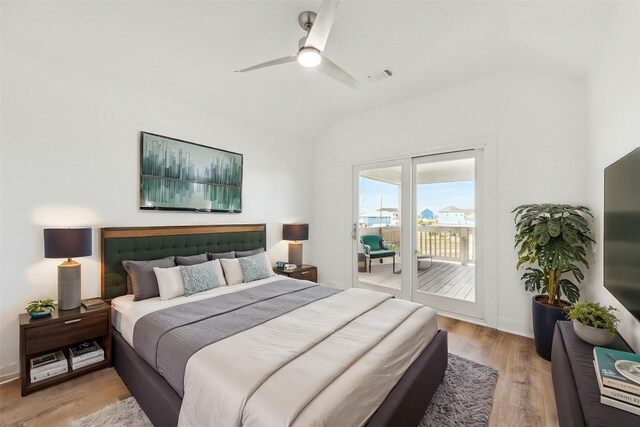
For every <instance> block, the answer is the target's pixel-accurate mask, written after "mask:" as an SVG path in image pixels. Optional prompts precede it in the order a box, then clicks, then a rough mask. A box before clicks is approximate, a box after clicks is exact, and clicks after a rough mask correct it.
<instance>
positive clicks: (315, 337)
mask: <svg viewBox="0 0 640 427" xmlns="http://www.w3.org/2000/svg"><path fill="white" fill-rule="evenodd" d="M284 279H285V278H283V277H281V276H276V277H272V278H268V279H263V280H260V281H257V282H253V283H249V284H243V285H236V286H230V287H229V286H224V287H222V288H216V289H213V290H211V291H207V292H204V293H202V294H198V295H194V296H191V297H188V298H185V297H180V298H176V299H174V300H169V301H160V300H159V298H153V299H150V300H144V301H140V302H135V303H134V302H133V301H132V299H131V298H130V297H127V296H125V297H119V298H116V299H114V300H113V302H112V304H114V306H115V309H116V310H117V311H118V312H119V313H121V318H122V321H121V325H120V332H121V333H122V334H123V336H124V337H125V339H126V340H127V342H129V343H130V344H131V342H132V336H133V328H134V326H135V322H136V321H137V320H138V319H139V318H141V317H142V316H144V315H145V314H147V313H150V312H152V311H155V310H158V309H161V308H165V307H168V306H170V305H177V304H182V303H186V302H190V301H194V300H195V298H197V299H204V298H207V297H210V296H213V295H220V294H223V293H228V292H234V291H236V290H240V289H247V288H249V287H254V286H260V285H261V284H264V283H269V282H273V281H277V280H284ZM204 294H208V295H204ZM436 333H437V320H436V314H435V311H434V310H432V309H430V308H427V307H422V306H421V305H420V304H416V303H412V302H408V301H403V300H397V299H391V298H390V296H389V295H387V294H383V293H379V292H372V291H367V290H363V289H349V290H346V291H344V292H340V293H338V294H335V295H332V296H330V297H327V298H324V299H322V300H319V301H316V302H313V303H311V304H308V305H306V306H304V307H301V308H299V309H297V310H294V311H292V312H290V313H287V314H285V315H283V316H280V317H278V318H275V319H272V320H270V321H268V322H265V323H263V324H261V325H259V326H256V327H254V328H251V329H249V330H247V331H245V332H242V333H239V334H236V335H234V336H231V337H229V338H226V339H224V340H221V341H218V342H216V343H214V344H211V345H209V346H206V347H205V348H203V349H201V350H200V351H198V352H196V353H195V354H194V355H193V356H192V357H191V358H190V359H189V361H188V363H187V367H186V372H185V379H184V384H185V387H184V397H183V403H182V408H181V411H180V420H179V425H181V426H199V425H203V426H205V425H215V426H322V425H326V426H329V425H344V426H359V425H362V424H364V423H365V422H366V421H367V420H368V419H369V417H370V416H371V415H372V414H373V412H374V411H375V409H376V408H377V407H378V406H379V405H380V404H381V403H382V401H383V400H384V399H385V398H386V396H387V395H388V393H389V392H390V391H391V389H392V388H393V387H394V386H395V384H396V383H397V382H398V381H399V379H400V377H401V376H402V375H403V374H404V372H405V371H406V369H407V368H408V367H409V366H410V365H411V363H413V361H414V360H415V359H416V358H417V356H418V355H419V354H420V353H421V351H422V350H423V349H424V348H425V347H426V345H427V344H428V343H429V342H430V341H431V339H432V338H433V337H434V336H435V334H436Z"/></svg>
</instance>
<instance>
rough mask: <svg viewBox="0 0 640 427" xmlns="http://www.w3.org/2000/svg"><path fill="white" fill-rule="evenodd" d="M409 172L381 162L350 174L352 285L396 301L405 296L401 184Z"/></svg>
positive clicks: (404, 165) (405, 166) (398, 164)
mask: <svg viewBox="0 0 640 427" xmlns="http://www.w3.org/2000/svg"><path fill="white" fill-rule="evenodd" d="M409 168H410V166H409V163H408V162H381V163H374V164H368V165H364V166H360V167H355V168H354V171H353V179H354V183H353V188H354V190H355V191H354V199H353V226H352V227H353V228H352V238H353V260H352V262H353V265H354V269H353V271H354V277H353V279H354V284H355V285H356V286H359V287H364V288H368V289H373V290H379V291H383V292H388V293H391V294H393V295H395V296H397V297H407V296H408V294H409V288H408V286H404V288H405V289H403V280H402V277H403V273H402V259H403V258H402V254H403V243H404V242H403V236H402V234H403V233H402V230H403V218H402V217H403V213H404V212H403V209H404V208H403V201H405V200H404V199H405V198H403V188H404V183H403V181H404V180H407V179H408V178H409V176H407V172H405V171H407V170H409ZM405 202H406V201H405ZM404 283H406V282H404Z"/></svg>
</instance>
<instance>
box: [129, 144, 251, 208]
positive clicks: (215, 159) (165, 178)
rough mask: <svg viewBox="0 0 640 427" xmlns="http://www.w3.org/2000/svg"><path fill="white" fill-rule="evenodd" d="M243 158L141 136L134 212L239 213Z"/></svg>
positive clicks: (211, 149) (235, 154) (196, 146)
mask: <svg viewBox="0 0 640 427" xmlns="http://www.w3.org/2000/svg"><path fill="white" fill-rule="evenodd" d="M242 172H243V155H242V154H240V153H235V152H233V151H228V150H222V149H219V148H213V147H210V146H207V145H202V144H196V143H193V142H188V141H184V140H181V139H177V138H172V137H168V136H164V135H158V134H155V133H150V132H141V136H140V209H141V210H167V211H191V212H229V213H240V212H242Z"/></svg>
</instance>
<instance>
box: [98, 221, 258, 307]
mask: <svg viewBox="0 0 640 427" xmlns="http://www.w3.org/2000/svg"><path fill="white" fill-rule="evenodd" d="M266 246H267V226H266V225H265V224H247V225H240V224H239V225H235V224H233V225H187V226H169V227H109V228H103V229H102V230H101V247H102V298H103V299H105V300H110V299H111V298H115V297H118V296H120V295H125V294H126V293H127V274H126V273H125V271H124V268H123V267H122V261H124V260H134V261H140V260H149V259H158V258H164V257H167V256H171V255H176V256H189V255H197V254H201V253H204V252H228V251H243V250H250V249H256V248H265V250H266Z"/></svg>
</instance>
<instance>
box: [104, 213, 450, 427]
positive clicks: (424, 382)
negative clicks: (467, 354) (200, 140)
mask: <svg viewBox="0 0 640 427" xmlns="http://www.w3.org/2000/svg"><path fill="white" fill-rule="evenodd" d="M256 232H257V233H258V234H257V235H256ZM220 233H234V234H233V236H239V237H238V238H237V239H229V236H232V234H227V235H225V236H224V239H223V240H224V241H225V245H226V246H224V248H225V249H227V250H228V249H229V248H231V247H236V248H237V249H238V250H246V249H255V247H258V246H254V247H253V248H249V247H247V245H251V244H255V241H256V240H257V241H262V242H263V243H262V244H261V245H260V246H262V247H265V248H266V243H265V242H264V240H265V239H266V226H265V225H264V224H249V225H222V226H221V225H216V226H180V227H126V228H123V227H120V228H103V229H102V233H101V248H102V255H101V257H102V296H103V298H104V299H107V300H110V299H111V298H113V297H115V296H117V295H114V294H113V291H114V289H117V292H121V289H122V284H121V283H119V282H118V281H119V280H121V278H117V280H116V282H118V283H115V284H114V281H113V277H111V279H110V280H106V277H105V276H107V275H108V274H112V275H114V274H116V273H114V272H113V271H111V272H110V270H113V269H114V268H115V267H113V266H115V265H116V264H115V261H114V259H113V257H116V258H121V259H119V260H118V261H122V260H123V259H130V258H126V257H128V256H131V252H130V251H115V252H114V251H111V252H110V253H109V254H108V255H107V258H109V259H106V260H105V244H108V242H109V240H110V239H148V238H163V237H164V238H166V237H167V236H175V237H182V236H185V235H186V236H192V235H194V234H195V235H215V234H220ZM238 233H239V234H238ZM243 233H251V236H252V238H251V239H244V238H243V237H242V235H243ZM256 236H257V237H256ZM214 240H215V239H214ZM233 240H235V241H236V242H235V243H234V241H233ZM249 240H253V241H254V242H253V243H251V242H249V243H247V242H248V241H249ZM141 242H145V241H143V240H141ZM163 244H164V245H166V242H165V243H163ZM216 245H217V246H216V247H219V246H220V243H216ZM136 246H138V247H140V248H145V245H136ZM148 246H149V245H147V247H148ZM196 246H197V245H196ZM177 248H179V250H176V254H178V255H193V254H196V253H197V252H195V251H196V250H200V251H201V252H202V251H203V249H202V246H200V248H199V249H198V248H193V249H192V252H193V253H188V252H185V249H184V247H183V244H182V243H180V244H179V247H178V246H177ZM166 249H167V248H166V247H163V250H166ZM170 249H171V248H169V250H170ZM144 251H147V252H148V251H149V249H143V250H142V252H144ZM222 251H224V250H222ZM222 251H211V252H222ZM201 252H200V253H201ZM114 253H115V255H114ZM133 258H134V259H141V258H139V257H136V256H134V257H133ZM109 266H112V267H109ZM117 274H121V272H120V273H117ZM125 280H126V279H125ZM108 282H109V283H108ZM109 285H110V286H111V292H109V291H108V289H107V288H109ZM125 289H126V287H125ZM124 293H126V290H125V291H124ZM121 294H122V293H121ZM447 357H448V350H447V332H446V331H443V330H440V331H438V333H437V334H436V335H435V337H434V338H433V339H432V340H431V342H430V343H429V344H428V345H427V347H426V348H425V349H424V350H423V351H422V353H420V355H418V357H417V359H416V360H415V361H414V362H413V363H412V365H411V366H410V367H409V369H408V370H407V371H406V372H405V373H404V375H403V376H402V378H401V379H400V381H399V382H398V384H396V386H395V387H394V388H393V389H392V390H391V392H390V393H389V395H387V397H386V398H385V400H384V401H383V402H382V404H381V405H380V407H379V408H378V409H377V410H376V412H375V413H374V414H373V416H372V417H371V418H370V419H369V421H368V422H367V424H366V425H367V426H368V427H382V426H393V427H404V426H407V427H415V426H417V425H418V423H419V422H420V420H421V419H422V416H423V414H424V412H425V410H426V408H427V406H428V405H429V402H430V401H431V398H432V396H433V394H434V393H435V391H436V389H437V388H438V385H439V384H440V381H441V380H442V377H443V376H444V372H445V370H446V368H447ZM113 364H114V367H115V369H116V371H117V372H118V375H119V376H120V378H122V380H123V381H124V383H125V384H126V386H127V387H128V388H129V391H130V392H131V394H132V395H133V396H134V397H135V398H136V400H137V401H138V403H139V404H140V406H141V407H142V409H143V410H144V412H145V413H146V414H147V416H148V417H149V419H150V420H151V422H152V423H153V424H154V425H155V426H156V427H164V426H175V425H177V424H178V416H179V414H180V406H181V405H182V398H181V397H180V396H179V395H178V394H177V393H176V392H175V391H174V390H173V388H171V386H170V385H169V384H168V383H167V382H166V381H165V380H164V378H162V376H161V375H160V374H158V373H157V372H156V371H155V370H154V369H153V368H151V366H149V365H148V364H147V363H146V362H145V361H144V360H143V359H142V358H140V357H139V356H138V355H137V354H136V352H135V350H134V349H133V348H132V347H131V346H130V345H129V344H128V343H127V342H126V341H125V340H124V338H123V337H122V335H121V334H120V333H119V332H118V331H116V330H114V332H113Z"/></svg>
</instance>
